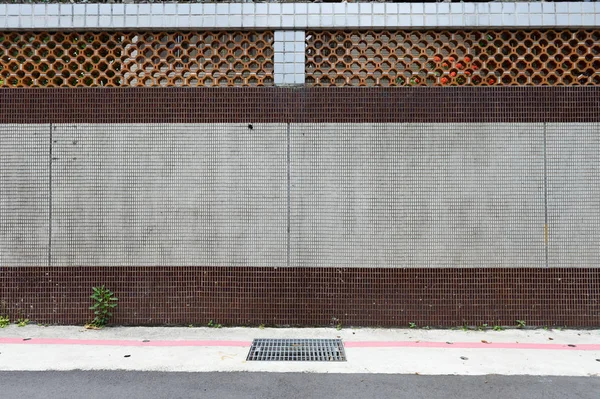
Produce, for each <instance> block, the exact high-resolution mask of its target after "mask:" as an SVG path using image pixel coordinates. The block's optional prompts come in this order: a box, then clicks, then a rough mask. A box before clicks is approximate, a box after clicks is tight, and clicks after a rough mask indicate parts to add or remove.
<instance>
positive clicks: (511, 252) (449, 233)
mask: <svg viewBox="0 0 600 399" xmlns="http://www.w3.org/2000/svg"><path fill="white" fill-rule="evenodd" d="M291 136H292V140H291V153H292V166H291V171H292V179H291V183H292V186H291V221H292V225H291V250H290V251H291V262H290V263H291V265H293V266H332V267H335V266H340V267H346V266H356V267H374V266H386V267H494V266H497V267H540V266H542V265H543V264H544V239H543V237H544V236H543V231H544V202H543V193H544V190H543V171H544V169H543V167H544V163H543V129H542V125H541V124H536V125H531V124H530V125H525V124H475V123H472V124H347V125H343V124H303V125H293V127H292V133H291Z"/></svg>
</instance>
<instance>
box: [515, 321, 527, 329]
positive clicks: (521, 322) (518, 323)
mask: <svg viewBox="0 0 600 399" xmlns="http://www.w3.org/2000/svg"><path fill="white" fill-rule="evenodd" d="M516 323H517V328H525V320H516Z"/></svg>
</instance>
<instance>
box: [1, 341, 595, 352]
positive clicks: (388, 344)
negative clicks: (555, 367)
mask: <svg viewBox="0 0 600 399" xmlns="http://www.w3.org/2000/svg"><path fill="white" fill-rule="evenodd" d="M0 344H21V345H98V346H154V347H175V346H224V347H227V346H229V347H249V346H250V345H251V342H250V341H149V342H142V341H132V340H108V339H63V338H31V339H30V340H27V341H25V340H23V338H0ZM344 346H345V347H346V348H445V349H453V348H456V349H529V350H531V349H543V350H579V351H600V344H579V345H576V346H569V345H568V344H533V343H517V342H515V343H507V342H499V343H493V342H492V343H489V344H485V343H483V342H454V343H452V344H448V343H446V342H417V341H348V342H344Z"/></svg>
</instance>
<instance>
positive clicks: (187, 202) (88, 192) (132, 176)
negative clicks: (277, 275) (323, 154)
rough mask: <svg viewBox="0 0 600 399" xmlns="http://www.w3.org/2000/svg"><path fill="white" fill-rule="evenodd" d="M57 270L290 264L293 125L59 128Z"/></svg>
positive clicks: (55, 210) (54, 260)
mask: <svg viewBox="0 0 600 399" xmlns="http://www.w3.org/2000/svg"><path fill="white" fill-rule="evenodd" d="M54 137H55V140H56V142H55V144H54V145H55V154H56V155H55V156H56V161H55V163H54V165H53V182H54V189H53V193H54V198H53V231H52V264H53V265H68V266H70V265H75V266H76V265H91V266H94V265H103V266H104V265H106V266H111V265H120V266H127V265H144V266H154V265H177V266H184V265H210V266H236V265H244V266H281V265H283V264H285V262H286V248H285V245H286V217H287V216H286V215H287V214H286V207H287V200H286V196H287V177H286V176H287V174H286V173H287V172H286V165H285V161H286V130H285V126H284V125H278V124H255V125H254V126H253V129H249V128H248V126H247V125H242V124H211V125H207V124H203V125H182V124H179V125H160V124H149V125H143V124H123V125H111V124H106V125H58V126H56V130H55V131H54Z"/></svg>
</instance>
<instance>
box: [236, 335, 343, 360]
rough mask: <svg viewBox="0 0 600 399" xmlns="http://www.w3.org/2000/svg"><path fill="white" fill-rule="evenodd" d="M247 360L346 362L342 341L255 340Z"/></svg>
mask: <svg viewBox="0 0 600 399" xmlns="http://www.w3.org/2000/svg"><path fill="white" fill-rule="evenodd" d="M246 360H255V361H288V362H302V361H308V362H345V361H346V353H345V352H344V344H342V340H341V339H255V340H254V341H252V346H251V347H250V352H248V357H247V358H246Z"/></svg>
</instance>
